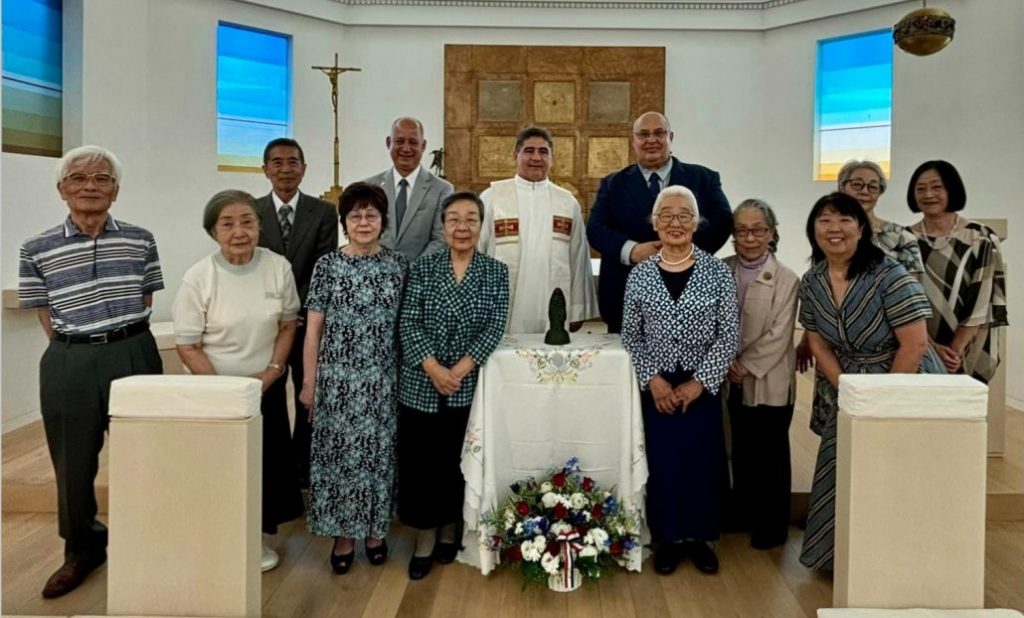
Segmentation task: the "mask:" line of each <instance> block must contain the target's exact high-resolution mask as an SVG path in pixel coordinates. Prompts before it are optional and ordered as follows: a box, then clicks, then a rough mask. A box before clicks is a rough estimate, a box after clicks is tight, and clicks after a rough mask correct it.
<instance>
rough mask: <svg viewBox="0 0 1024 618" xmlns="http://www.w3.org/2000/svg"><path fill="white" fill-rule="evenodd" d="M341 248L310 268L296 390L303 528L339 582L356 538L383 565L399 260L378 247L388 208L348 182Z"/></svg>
mask: <svg viewBox="0 0 1024 618" xmlns="http://www.w3.org/2000/svg"><path fill="white" fill-rule="evenodd" d="M338 214H339V218H340V219H341V225H342V228H343V229H344V230H345V235H346V236H347V237H348V239H349V244H348V245H346V246H344V247H342V248H341V249H340V250H338V251H335V252H333V253H330V254H328V255H325V256H323V257H322V258H320V260H318V261H317V264H316V268H315V270H314V271H313V279H312V282H311V283H310V287H309V296H308V297H307V300H306V304H307V306H308V308H309V315H308V318H307V327H306V341H305V348H304V350H303V360H304V365H305V376H306V377H305V381H304V382H303V385H302V392H301V394H300V396H299V398H300V400H301V401H302V403H303V404H305V405H306V406H309V407H310V414H311V416H312V424H313V444H312V454H311V463H310V473H309V474H310V492H309V496H310V504H309V514H308V516H307V520H306V525H307V527H308V528H309V531H310V532H312V533H313V534H319V535H323V536H333V537H334V538H335V541H334V548H333V550H332V551H331V558H330V562H331V567H332V568H333V569H334V571H335V572H336V573H338V574H344V573H346V572H348V570H349V568H351V566H352V563H353V561H354V560H355V541H356V539H358V538H363V539H365V547H366V557H367V559H368V560H369V562H370V564H373V565H380V564H383V563H384V561H385V560H386V559H387V553H388V546H387V541H386V536H387V532H388V527H389V525H390V523H391V511H392V496H393V490H394V484H395V467H396V461H395V440H396V434H397V429H398V413H397V407H396V406H397V398H396V395H397V386H396V382H397V360H398V355H397V345H396V342H397V325H398V309H399V306H400V301H401V296H402V286H403V284H404V281H405V275H406V271H407V263H406V261H405V258H404V257H402V256H401V255H400V254H398V253H395V252H393V251H391V250H389V249H387V248H385V247H382V246H381V245H380V236H381V234H382V233H383V230H384V229H385V228H386V227H387V224H388V201H387V196H386V195H385V194H384V191H383V190H382V189H381V188H380V187H377V186H374V185H369V184H364V183H357V184H353V185H351V186H349V187H348V189H346V190H345V192H344V193H343V194H342V196H341V200H340V206H339V213H338Z"/></svg>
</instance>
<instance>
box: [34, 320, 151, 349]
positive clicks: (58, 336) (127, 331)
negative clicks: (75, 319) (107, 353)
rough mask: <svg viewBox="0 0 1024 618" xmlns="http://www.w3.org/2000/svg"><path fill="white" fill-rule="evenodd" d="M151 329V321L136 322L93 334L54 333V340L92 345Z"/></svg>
mask: <svg viewBox="0 0 1024 618" xmlns="http://www.w3.org/2000/svg"><path fill="white" fill-rule="evenodd" d="M147 330H149V322H136V323H134V324H129V325H128V326H124V327H122V328H115V329H114V330H108V331H107V332H105V333H94V334H92V335H65V334H64V333H58V332H54V333H53V340H54V341H60V342H61V343H88V344H90V345H103V344H106V343H113V342H115V341H121V340H122V339H127V338H129V337H134V336H135V335H138V334H140V333H144V332H146V331H147Z"/></svg>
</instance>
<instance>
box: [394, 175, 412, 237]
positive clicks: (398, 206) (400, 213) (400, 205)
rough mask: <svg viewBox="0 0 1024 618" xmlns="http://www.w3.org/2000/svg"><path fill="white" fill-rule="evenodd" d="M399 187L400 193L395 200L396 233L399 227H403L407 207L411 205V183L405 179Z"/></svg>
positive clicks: (400, 181) (400, 182)
mask: <svg viewBox="0 0 1024 618" xmlns="http://www.w3.org/2000/svg"><path fill="white" fill-rule="evenodd" d="M398 186H399V187H401V189H399V191H398V197H397V198H395V233H396V234H397V233H398V228H399V226H401V225H402V217H404V216H405V207H406V206H407V205H408V203H409V192H408V191H407V189H408V188H409V181H408V180H406V179H405V178H403V179H401V180H399V181H398Z"/></svg>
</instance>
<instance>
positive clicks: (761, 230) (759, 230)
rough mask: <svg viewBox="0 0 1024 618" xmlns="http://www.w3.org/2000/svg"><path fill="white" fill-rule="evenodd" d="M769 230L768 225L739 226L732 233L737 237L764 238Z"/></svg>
mask: <svg viewBox="0 0 1024 618" xmlns="http://www.w3.org/2000/svg"><path fill="white" fill-rule="evenodd" d="M768 231H769V230H768V228H766V227H738V228H736V229H735V230H733V231H732V235H733V236H735V237H736V238H743V237H744V236H753V237H754V238H764V237H765V235H766V234H767V233H768Z"/></svg>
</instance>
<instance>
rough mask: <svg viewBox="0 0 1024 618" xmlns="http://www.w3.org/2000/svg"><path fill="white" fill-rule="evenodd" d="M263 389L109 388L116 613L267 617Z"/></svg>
mask: <svg viewBox="0 0 1024 618" xmlns="http://www.w3.org/2000/svg"><path fill="white" fill-rule="evenodd" d="M259 402H260V383H259V381H258V380H254V379H252V378H231V377H223V376H135V377H132V378H126V379H123V380H117V381H115V382H114V383H113V385H112V387H111V397H110V412H111V416H112V417H113V418H112V420H111V424H110V541H109V548H108V556H109V563H108V564H109V567H108V573H107V612H108V613H109V614H110V615H112V616H113V615H161V616H258V615H260V599H261V596H260V595H261V580H260V553H261V543H260V517H261V515H260V504H261V502H260V501H261V493H262V489H261V487H262V484H261V483H262V463H261V457H262V418H261V417H260V413H259Z"/></svg>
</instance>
